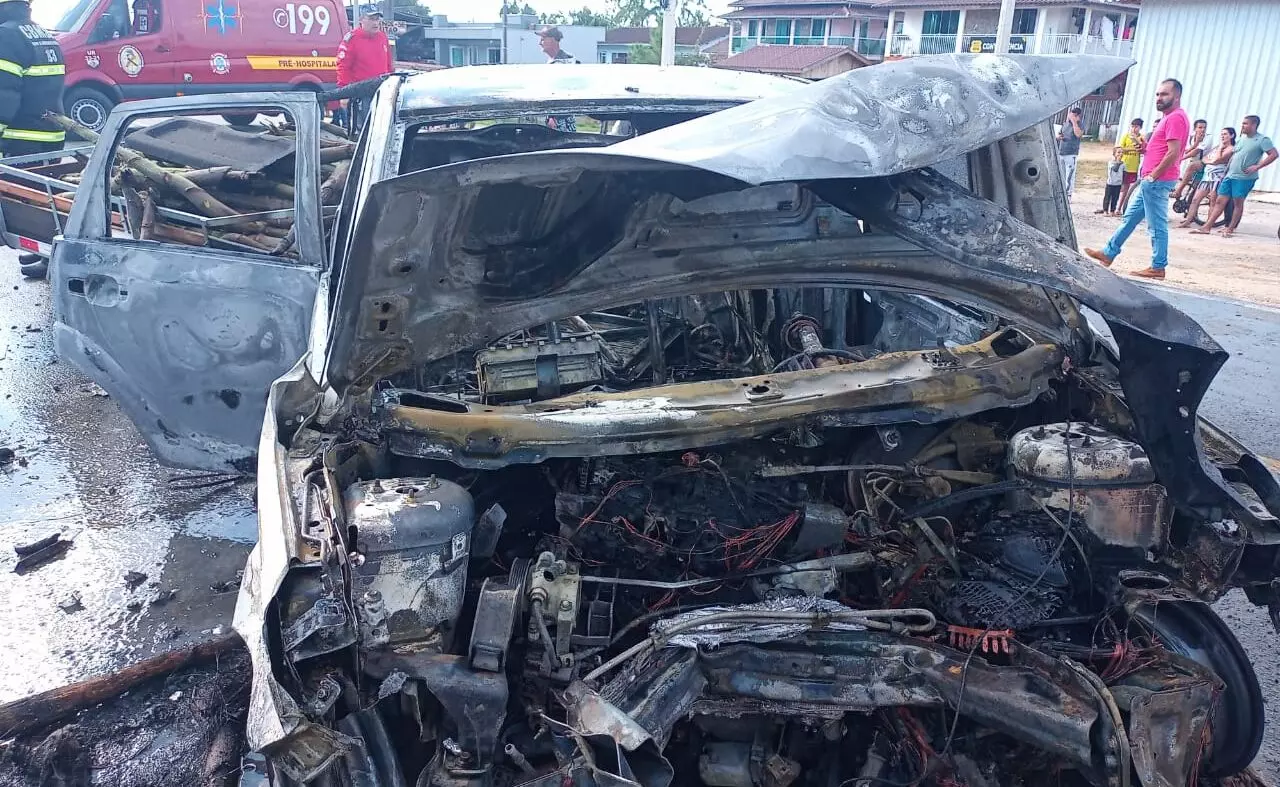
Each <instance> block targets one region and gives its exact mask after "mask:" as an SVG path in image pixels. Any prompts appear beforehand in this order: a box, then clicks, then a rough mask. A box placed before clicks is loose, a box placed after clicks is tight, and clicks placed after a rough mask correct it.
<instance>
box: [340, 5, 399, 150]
mask: <svg viewBox="0 0 1280 787" xmlns="http://www.w3.org/2000/svg"><path fill="white" fill-rule="evenodd" d="M394 70H395V66H394V64H393V62H392V59H391V42H390V41H389V40H388V39H387V34H386V33H384V32H382V12H381V11H379V10H377V8H372V9H369V10H367V11H365V12H364V13H363V14H361V15H360V23H359V25H358V26H357V27H356V29H354V30H352V31H351V32H350V33H347V35H346V37H345V38H343V39H342V43H341V44H339V45H338V87H346V86H347V85H350V84H354V83H356V82H363V81H364V80H366V79H374V78H376V77H381V76H386V75H387V74H390V73H391V72H392V71H394ZM355 103H356V108H355V109H354V110H353V111H352V112H351V113H350V115H351V120H352V121H354V123H355V127H359V126H362V125H364V115H365V112H366V111H367V109H368V102H367V101H359V100H357V101H356V102H355Z"/></svg>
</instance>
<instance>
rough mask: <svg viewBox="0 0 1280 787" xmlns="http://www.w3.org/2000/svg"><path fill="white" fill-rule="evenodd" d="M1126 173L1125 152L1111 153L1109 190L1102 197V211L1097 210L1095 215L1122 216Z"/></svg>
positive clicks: (1108, 174) (1117, 149)
mask: <svg viewBox="0 0 1280 787" xmlns="http://www.w3.org/2000/svg"><path fill="white" fill-rule="evenodd" d="M1124 171H1125V166H1124V151H1122V150H1121V149H1120V148H1116V149H1115V150H1113V151H1112V152H1111V161H1110V162H1108V163H1107V190H1106V191H1105V192H1104V193H1103V195H1102V210H1095V211H1094V213H1101V214H1102V215H1104V216H1119V215H1120V189H1121V187H1122V186H1123V185H1124Z"/></svg>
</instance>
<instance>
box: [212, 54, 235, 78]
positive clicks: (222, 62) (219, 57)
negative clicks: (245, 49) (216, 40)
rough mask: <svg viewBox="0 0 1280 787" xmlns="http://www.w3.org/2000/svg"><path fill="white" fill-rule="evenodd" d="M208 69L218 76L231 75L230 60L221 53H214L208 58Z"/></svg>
mask: <svg viewBox="0 0 1280 787" xmlns="http://www.w3.org/2000/svg"><path fill="white" fill-rule="evenodd" d="M209 67H210V68H212V69H213V73H215V74H217V75H218V76H226V75H227V74H230V73H231V59H230V58H228V57H227V56H226V55H224V54H222V53H221V52H214V53H213V55H212V56H211V57H210V58H209Z"/></svg>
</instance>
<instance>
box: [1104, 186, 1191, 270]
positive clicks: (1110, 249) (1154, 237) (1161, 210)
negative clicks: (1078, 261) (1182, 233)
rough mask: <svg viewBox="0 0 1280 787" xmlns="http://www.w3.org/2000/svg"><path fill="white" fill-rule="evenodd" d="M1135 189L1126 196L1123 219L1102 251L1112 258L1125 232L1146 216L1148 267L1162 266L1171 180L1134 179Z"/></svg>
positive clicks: (1166, 248) (1166, 257)
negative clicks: (1149, 239)
mask: <svg viewBox="0 0 1280 787" xmlns="http://www.w3.org/2000/svg"><path fill="white" fill-rule="evenodd" d="M1137 191H1138V193H1137V194H1136V195H1134V197H1133V198H1132V199H1130V200H1129V209H1128V210H1126V211H1125V212H1124V221H1122V222H1120V227H1119V229H1117V230H1116V233H1115V234H1114V235H1112V236H1111V240H1109V241H1107V246H1106V248H1104V249H1103V250H1102V253H1103V254H1105V255H1107V256H1108V257H1110V258H1111V259H1113V260H1114V259H1115V258H1116V257H1119V256H1120V249H1121V248H1122V247H1123V246H1124V242H1125V241H1127V240H1129V236H1130V235H1132V234H1133V231H1134V230H1136V229H1137V228H1138V225H1139V224H1140V223H1142V220H1143V219H1146V220H1147V234H1149V235H1150V236H1151V267H1153V268H1163V267H1164V266H1166V265H1168V264H1169V192H1171V191H1173V181H1172V180H1157V181H1156V182H1155V183H1147V182H1145V181H1141V180H1140V181H1138V186H1137Z"/></svg>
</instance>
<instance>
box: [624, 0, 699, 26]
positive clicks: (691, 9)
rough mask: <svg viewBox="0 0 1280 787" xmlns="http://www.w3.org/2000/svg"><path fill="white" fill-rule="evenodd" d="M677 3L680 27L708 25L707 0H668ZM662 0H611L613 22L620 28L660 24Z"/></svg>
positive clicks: (677, 21) (677, 22)
mask: <svg viewBox="0 0 1280 787" xmlns="http://www.w3.org/2000/svg"><path fill="white" fill-rule="evenodd" d="M670 1H671V2H679V4H680V16H679V18H678V19H677V20H676V24H678V25H679V26H680V27H703V26H705V25H707V24H710V20H711V14H710V12H709V11H708V10H707V0H670ZM662 12H663V8H662V0H613V21H614V22H615V23H617V24H618V25H621V26H622V27H647V26H649V24H650V23H652V24H658V25H660V24H662Z"/></svg>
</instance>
